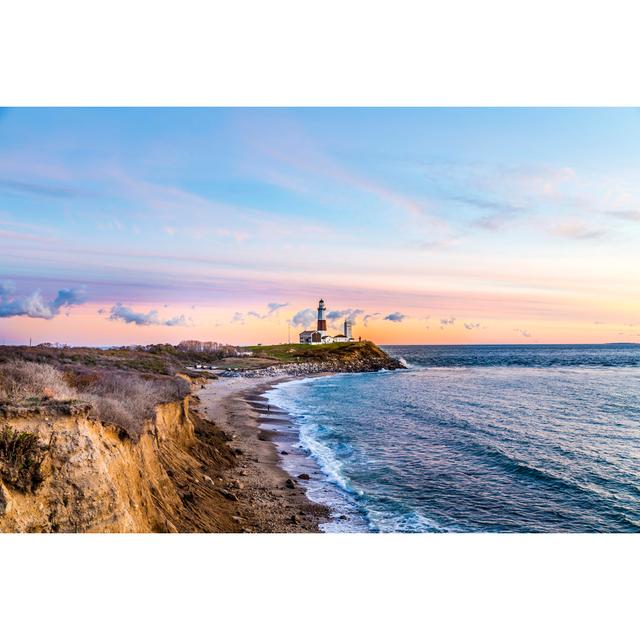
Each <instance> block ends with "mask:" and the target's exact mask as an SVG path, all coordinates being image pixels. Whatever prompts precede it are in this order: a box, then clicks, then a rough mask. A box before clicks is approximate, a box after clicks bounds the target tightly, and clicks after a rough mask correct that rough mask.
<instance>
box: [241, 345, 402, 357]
mask: <svg viewBox="0 0 640 640" xmlns="http://www.w3.org/2000/svg"><path fill="white" fill-rule="evenodd" d="M246 349H247V351H252V352H253V354H254V355H255V356H257V357H260V358H270V359H273V360H277V361H279V362H303V361H307V362H322V361H325V360H334V359H336V360H342V359H344V360H349V359H350V358H352V357H354V356H358V357H364V358H367V357H375V358H388V357H389V356H388V355H387V354H386V353H385V352H384V351H383V350H382V349H380V347H378V346H377V345H376V344H374V343H373V342H369V341H368V340H367V341H363V342H335V343H330V344H316V345H311V344H274V345H268V346H262V345H257V346H252V347H246Z"/></svg>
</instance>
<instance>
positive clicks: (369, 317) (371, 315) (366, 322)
mask: <svg viewBox="0 0 640 640" xmlns="http://www.w3.org/2000/svg"><path fill="white" fill-rule="evenodd" d="M381 315H382V314H381V313H380V312H379V311H376V312H375V313H368V314H367V315H366V316H365V317H364V318H363V319H362V323H363V324H364V326H365V327H368V326H369V322H370V321H371V320H375V319H376V318H378V317H380V316H381Z"/></svg>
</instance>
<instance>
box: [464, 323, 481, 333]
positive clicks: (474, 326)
mask: <svg viewBox="0 0 640 640" xmlns="http://www.w3.org/2000/svg"><path fill="white" fill-rule="evenodd" d="M464 328H465V329H466V330H467V331H473V329H480V323H479V322H465V323H464Z"/></svg>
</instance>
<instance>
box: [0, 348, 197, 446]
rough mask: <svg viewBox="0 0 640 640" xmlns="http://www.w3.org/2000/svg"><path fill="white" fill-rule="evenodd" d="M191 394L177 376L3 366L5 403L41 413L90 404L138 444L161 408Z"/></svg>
mask: <svg viewBox="0 0 640 640" xmlns="http://www.w3.org/2000/svg"><path fill="white" fill-rule="evenodd" d="M189 390H190V387H189V384H188V383H187V382H186V381H185V380H183V379H182V378H179V377H176V376H162V375H157V374H141V373H138V372H136V371H120V370H117V369H115V370H114V369H109V368H106V367H96V366H94V367H89V366H86V365H75V366H74V365H60V364H59V365H58V366H54V365H50V364H43V363H38V362H30V361H25V360H19V359H14V360H11V361H9V362H5V363H3V364H0V404H5V405H13V406H16V405H20V406H26V407H30V408H36V407H40V406H42V405H43V404H46V403H47V402H49V401H63V402H69V403H74V402H84V403H88V404H89V405H90V406H91V410H90V414H91V415H92V416H93V417H94V418H96V419H97V420H100V421H101V422H103V423H105V424H113V425H115V426H117V427H119V428H121V429H123V430H124V432H125V433H127V434H128V435H129V437H131V438H133V439H137V437H138V436H139V435H140V433H141V431H142V427H143V425H144V422H145V421H146V420H148V419H150V418H152V417H153V416H154V412H155V407H156V406H157V405H158V404H160V403H163V402H170V401H174V400H180V399H182V398H184V397H185V396H186V395H187V394H188V393H189Z"/></svg>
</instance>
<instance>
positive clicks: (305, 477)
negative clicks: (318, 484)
mask: <svg viewBox="0 0 640 640" xmlns="http://www.w3.org/2000/svg"><path fill="white" fill-rule="evenodd" d="M298 478H300V480H311V478H310V477H309V474H308V473H301V474H300V475H299V476H298Z"/></svg>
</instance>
